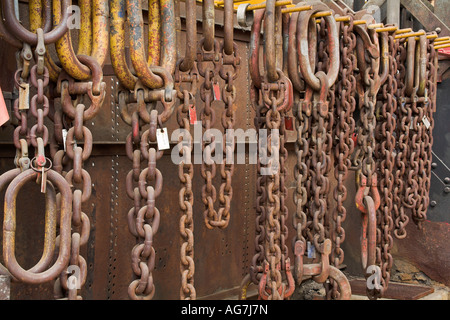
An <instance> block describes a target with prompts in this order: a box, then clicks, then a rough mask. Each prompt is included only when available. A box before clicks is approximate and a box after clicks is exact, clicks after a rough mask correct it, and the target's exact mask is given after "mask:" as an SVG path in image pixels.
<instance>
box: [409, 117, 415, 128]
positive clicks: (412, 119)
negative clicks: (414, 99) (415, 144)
mask: <svg viewBox="0 0 450 320" xmlns="http://www.w3.org/2000/svg"><path fill="white" fill-rule="evenodd" d="M413 123H414V117H411V124H410V125H409V129H410V130H412V129H414V125H413Z"/></svg>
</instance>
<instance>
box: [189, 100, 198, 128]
mask: <svg viewBox="0 0 450 320" xmlns="http://www.w3.org/2000/svg"><path fill="white" fill-rule="evenodd" d="M189 121H190V124H196V123H197V111H196V110H195V106H194V105H193V104H191V105H190V106H189Z"/></svg>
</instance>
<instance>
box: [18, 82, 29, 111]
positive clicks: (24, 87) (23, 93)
mask: <svg viewBox="0 0 450 320" xmlns="http://www.w3.org/2000/svg"><path fill="white" fill-rule="evenodd" d="M28 109H30V85H29V84H28V83H22V84H20V86H19V110H28Z"/></svg>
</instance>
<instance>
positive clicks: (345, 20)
mask: <svg viewBox="0 0 450 320" xmlns="http://www.w3.org/2000/svg"><path fill="white" fill-rule="evenodd" d="M334 20H336V22H350V17H349V16H343V17H335V18H334Z"/></svg>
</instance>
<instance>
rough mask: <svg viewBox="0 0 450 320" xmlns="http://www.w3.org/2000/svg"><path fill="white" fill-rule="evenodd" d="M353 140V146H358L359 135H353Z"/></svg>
mask: <svg viewBox="0 0 450 320" xmlns="http://www.w3.org/2000/svg"><path fill="white" fill-rule="evenodd" d="M352 140H353V144H354V145H356V143H357V141H358V135H357V134H356V133H353V134H352Z"/></svg>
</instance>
